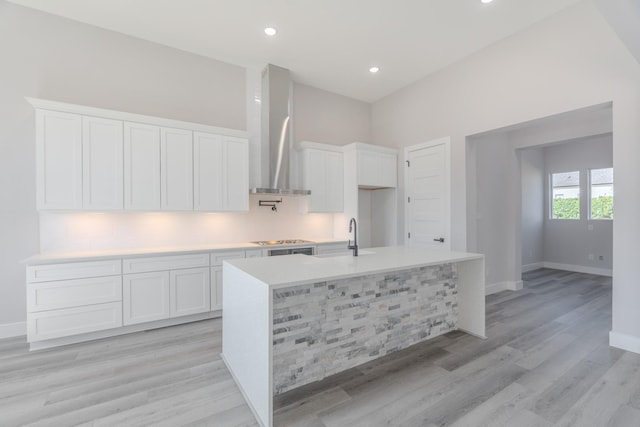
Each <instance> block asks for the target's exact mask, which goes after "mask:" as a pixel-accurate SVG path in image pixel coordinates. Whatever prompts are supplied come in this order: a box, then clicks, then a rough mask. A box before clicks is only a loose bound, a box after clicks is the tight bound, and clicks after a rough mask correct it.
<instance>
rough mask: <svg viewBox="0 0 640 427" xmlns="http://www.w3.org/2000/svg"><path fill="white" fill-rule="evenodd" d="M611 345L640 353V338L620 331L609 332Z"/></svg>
mask: <svg viewBox="0 0 640 427" xmlns="http://www.w3.org/2000/svg"><path fill="white" fill-rule="evenodd" d="M609 345H610V346H611V347H616V348H620V349H622V350H626V351H631V352H633V353H638V354H640V338H639V337H634V336H632V335H627V334H621V333H619V332H613V331H611V332H609Z"/></svg>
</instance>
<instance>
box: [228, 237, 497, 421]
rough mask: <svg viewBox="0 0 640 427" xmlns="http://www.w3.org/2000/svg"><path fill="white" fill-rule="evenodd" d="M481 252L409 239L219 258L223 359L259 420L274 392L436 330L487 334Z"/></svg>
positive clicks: (268, 416) (268, 417)
mask: <svg viewBox="0 0 640 427" xmlns="http://www.w3.org/2000/svg"><path fill="white" fill-rule="evenodd" d="M484 297H485V290H484V258H483V256H482V255H478V254H471V253H463V252H450V251H441V250H434V249H426V248H413V247H406V246H398V247H383V248H372V249H367V250H366V251H361V255H360V256H358V257H353V256H349V255H347V256H344V255H342V256H334V257H314V256H306V255H289V256H281V257H270V258H255V259H239V260H230V261H225V262H224V264H223V336H222V340H223V345H222V358H223V359H224V361H225V363H226V365H227V367H228V368H229V370H230V371H231V373H232V375H233V377H234V379H235V381H236V383H237V384H238V386H239V387H240V390H241V391H242V393H243V395H244V397H245V399H246V400H247V402H248V404H249V406H250V407H251V409H252V411H253V412H254V414H255V416H256V419H257V420H258V422H259V423H260V424H261V425H263V426H266V427H271V426H272V425H273V397H274V396H275V395H278V394H280V393H284V392H286V391H289V390H293V389H295V388H297V387H300V386H302V385H305V384H308V383H311V382H314V381H319V380H322V379H323V378H326V377H327V376H330V375H333V374H336V373H338V372H341V371H344V370H346V369H349V368H352V367H355V366H358V365H360V364H362V363H365V362H368V361H370V360H373V359H375V358H378V357H382V356H384V355H387V354H389V353H392V352H394V351H397V350H401V349H404V348H407V347H409V346H411V345H413V344H417V343H419V342H421V341H424V340H428V339H431V338H434V337H436V336H438V335H442V334H444V333H447V332H450V331H453V330H462V331H465V332H468V333H470V334H473V335H476V336H478V337H482V338H484V336H485V300H484Z"/></svg>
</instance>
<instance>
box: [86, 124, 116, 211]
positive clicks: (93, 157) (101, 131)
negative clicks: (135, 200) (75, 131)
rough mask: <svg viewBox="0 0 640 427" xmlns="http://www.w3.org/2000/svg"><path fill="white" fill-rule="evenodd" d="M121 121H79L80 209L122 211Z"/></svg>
mask: <svg viewBox="0 0 640 427" xmlns="http://www.w3.org/2000/svg"><path fill="white" fill-rule="evenodd" d="M122 138H123V135H122V121H120V120H111V119H103V118H98V117H87V116H85V117H82V189H83V190H82V191H83V202H82V207H83V208H84V209H88V210H120V209H122V207H123V158H122V156H123V142H122Z"/></svg>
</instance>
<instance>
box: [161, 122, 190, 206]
mask: <svg viewBox="0 0 640 427" xmlns="http://www.w3.org/2000/svg"><path fill="white" fill-rule="evenodd" d="M160 158H161V165H160V176H161V188H162V195H161V204H162V209H163V210H171V211H190V210H193V132H191V131H189V130H184V129H171V128H161V130H160Z"/></svg>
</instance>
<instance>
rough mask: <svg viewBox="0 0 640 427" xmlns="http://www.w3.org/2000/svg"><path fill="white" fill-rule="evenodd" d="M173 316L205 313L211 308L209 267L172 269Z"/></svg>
mask: <svg viewBox="0 0 640 427" xmlns="http://www.w3.org/2000/svg"><path fill="white" fill-rule="evenodd" d="M170 290H171V317H178V316H186V315H189V314H196V313H204V312H207V311H209V310H210V308H211V294H210V292H211V288H210V285H209V267H204V268H190V269H185V270H172V271H171V274H170Z"/></svg>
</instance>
